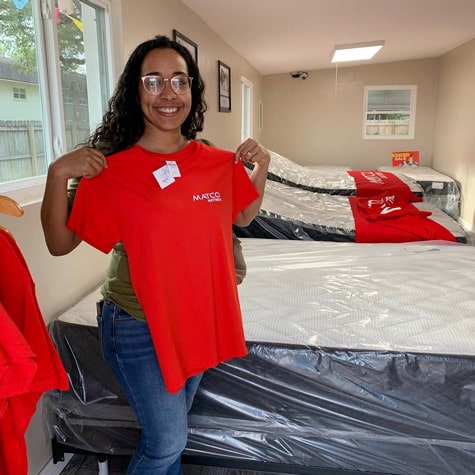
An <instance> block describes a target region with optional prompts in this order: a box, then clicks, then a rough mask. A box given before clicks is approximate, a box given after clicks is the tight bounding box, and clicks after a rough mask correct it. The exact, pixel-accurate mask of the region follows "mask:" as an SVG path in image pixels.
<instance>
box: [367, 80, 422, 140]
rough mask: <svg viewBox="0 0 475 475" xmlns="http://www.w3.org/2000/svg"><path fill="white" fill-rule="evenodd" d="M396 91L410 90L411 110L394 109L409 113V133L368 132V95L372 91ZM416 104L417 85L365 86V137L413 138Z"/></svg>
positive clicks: (373, 138)
mask: <svg viewBox="0 0 475 475" xmlns="http://www.w3.org/2000/svg"><path fill="white" fill-rule="evenodd" d="M381 90H387V91H394V90H408V91H409V92H410V103H409V111H406V110H402V109H401V110H400V111H392V112H404V113H409V124H408V133H407V134H387V135H386V134H385V135H379V134H368V133H367V126H368V119H367V116H368V113H370V111H369V110H368V97H369V93H370V91H381ZM416 104H417V85H413V84H411V85H391V86H387V85H385V86H365V88H364V102H363V127H362V129H363V130H362V133H363V139H368V140H412V139H414V137H415V129H416Z"/></svg>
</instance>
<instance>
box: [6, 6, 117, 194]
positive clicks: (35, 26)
mask: <svg viewBox="0 0 475 475" xmlns="http://www.w3.org/2000/svg"><path fill="white" fill-rule="evenodd" d="M115 3H116V5H117V2H115ZM119 7H120V5H119ZM119 7H116V8H119ZM111 9H112V2H111V0H39V1H26V2H25V1H16V0H14V1H12V0H0V193H2V194H8V195H10V196H12V197H13V198H15V199H17V198H18V199H17V201H19V202H20V203H22V202H25V200H24V199H22V196H24V195H28V196H29V197H30V199H31V193H24V195H23V192H22V190H24V189H25V188H27V187H29V186H32V185H34V186H36V185H38V184H41V185H42V184H44V178H45V175H46V172H47V168H48V164H49V163H50V162H51V161H52V160H53V159H54V158H56V157H57V156H58V155H60V154H62V153H65V152H66V151H68V150H71V149H73V148H74V147H75V146H76V145H78V144H80V143H83V142H85V140H86V139H87V137H88V136H89V134H90V133H91V132H92V131H93V130H94V129H95V127H96V126H97V124H98V123H99V122H100V120H101V118H102V115H103V113H104V111H105V108H106V106H107V101H108V98H109V95H110V91H111V89H112V87H111V85H112V84H113V78H112V73H111V71H113V64H112V63H113V61H112V59H113V58H112V53H111V50H110V47H109V45H110V44H112V41H111V39H110V36H111V35H112V31H111V29H110V28H109V25H110V24H112V22H111V20H110V16H111ZM7 87H8V88H9V89H10V91H13V94H10V95H7V94H4V93H3V91H6V88H7ZM13 102H14V103H13ZM17 190H20V192H19V193H16V191H17ZM41 196H42V188H41V192H40V195H39V196H36V195H35V197H34V198H33V199H37V198H40V197H41Z"/></svg>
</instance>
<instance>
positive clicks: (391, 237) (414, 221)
mask: <svg viewBox="0 0 475 475" xmlns="http://www.w3.org/2000/svg"><path fill="white" fill-rule="evenodd" d="M358 200H359V198H357V197H354V196H352V197H350V198H349V201H350V205H351V209H352V211H353V217H354V219H355V242H359V243H363V242H412V241H428V240H443V241H456V239H455V236H454V235H453V234H452V233H451V232H450V231H449V230H447V229H446V228H444V227H443V226H441V225H440V224H439V223H436V222H435V221H432V220H431V219H430V218H428V217H423V216H420V215H410V214H409V215H404V216H399V217H397V218H393V219H382V220H369V219H367V218H366V216H365V214H364V213H361V211H360V207H359V206H358Z"/></svg>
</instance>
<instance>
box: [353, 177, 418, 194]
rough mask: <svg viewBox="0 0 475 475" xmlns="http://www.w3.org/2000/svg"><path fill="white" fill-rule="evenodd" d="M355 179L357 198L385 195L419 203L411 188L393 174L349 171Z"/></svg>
mask: <svg viewBox="0 0 475 475" xmlns="http://www.w3.org/2000/svg"><path fill="white" fill-rule="evenodd" d="M347 173H348V174H349V175H350V176H352V177H353V178H354V179H355V184H356V196H357V197H358V198H365V197H366V198H369V197H372V196H379V195H383V194H387V195H397V196H401V197H407V201H417V200H418V199H417V197H416V195H415V194H414V193H413V192H412V191H411V189H410V188H409V186H408V185H407V184H406V183H404V182H403V181H402V180H401V179H400V178H399V177H397V176H396V175H395V174H394V173H391V172H382V171H377V170H348V172H347Z"/></svg>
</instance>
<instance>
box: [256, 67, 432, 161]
mask: <svg viewBox="0 0 475 475" xmlns="http://www.w3.org/2000/svg"><path fill="white" fill-rule="evenodd" d="M438 63H439V61H438V60H437V59H424V60H419V61H405V62H396V63H387V64H378V65H370V66H357V67H345V68H341V67H340V68H339V69H338V71H337V70H336V69H325V70H318V71H309V73H310V74H309V76H308V78H307V79H306V80H302V79H294V78H292V77H291V75H290V74H279V75H273V76H266V77H265V78H264V121H263V122H264V128H263V142H264V143H265V144H266V146H267V147H269V148H270V149H272V150H274V151H276V152H277V153H279V154H281V155H284V156H286V157H288V158H292V159H293V160H294V161H296V162H298V163H300V164H302V165H317V164H323V165H345V166H349V167H351V168H354V169H358V168H359V169H364V168H375V167H377V166H380V165H390V163H391V152H395V151H398V150H419V151H420V153H421V162H422V164H423V165H430V162H431V159H432V133H433V127H434V114H435V100H436V92H437V75H438ZM378 85H417V86H418V91H417V110H416V128H415V138H414V139H413V140H407V139H403V140H381V139H366V140H364V139H363V138H362V121H363V107H364V87H365V86H378Z"/></svg>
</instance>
